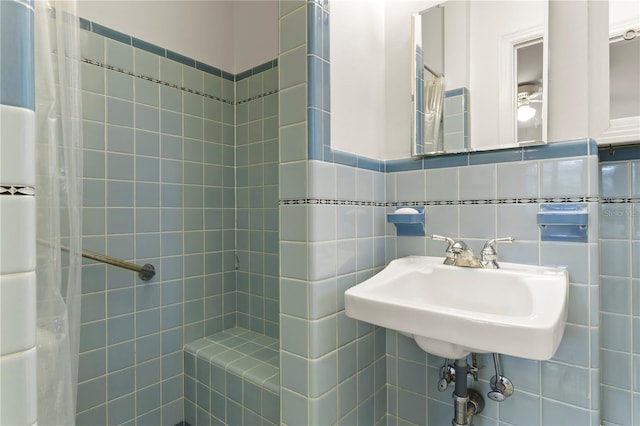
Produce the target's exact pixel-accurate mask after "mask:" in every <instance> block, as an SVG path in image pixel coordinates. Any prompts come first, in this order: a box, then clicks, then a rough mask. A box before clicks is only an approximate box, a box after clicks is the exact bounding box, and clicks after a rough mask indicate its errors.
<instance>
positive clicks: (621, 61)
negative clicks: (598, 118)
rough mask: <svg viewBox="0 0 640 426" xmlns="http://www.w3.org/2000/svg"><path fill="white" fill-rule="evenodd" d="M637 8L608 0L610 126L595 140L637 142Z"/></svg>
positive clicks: (639, 110)
mask: <svg viewBox="0 0 640 426" xmlns="http://www.w3.org/2000/svg"><path fill="white" fill-rule="evenodd" d="M638 75H640V9H639V8H638V5H637V3H636V2H630V1H620V0H610V1H609V129H608V130H607V131H605V132H604V134H603V135H602V136H601V137H600V138H598V143H602V144H613V143H628V142H637V141H640V80H639V79H638Z"/></svg>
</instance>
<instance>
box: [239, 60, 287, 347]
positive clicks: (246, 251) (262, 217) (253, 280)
mask: <svg viewBox="0 0 640 426" xmlns="http://www.w3.org/2000/svg"><path fill="white" fill-rule="evenodd" d="M277 89H278V71H277V68H271V69H269V70H267V71H264V72H260V73H257V74H256V75H253V76H247V77H246V78H244V79H241V80H240V81H238V82H237V83H236V99H237V100H238V101H237V104H236V197H237V199H236V207H237V210H236V220H237V223H236V228H237V231H236V232H237V255H238V272H237V311H238V312H237V322H238V326H240V327H244V328H247V329H250V330H253V331H256V332H258V333H263V334H266V335H267V336H270V337H275V338H277V337H278V335H279V334H278V333H279V327H278V323H279V318H278V316H279V309H280V305H279V300H280V299H279V278H278V277H279V275H280V268H279V266H280V265H279V264H280V261H279V258H278V250H279V247H278V238H279V235H278V229H279V222H278V152H279V147H278V93H277V92H278V91H277Z"/></svg>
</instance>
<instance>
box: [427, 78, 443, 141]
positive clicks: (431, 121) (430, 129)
mask: <svg viewBox="0 0 640 426" xmlns="http://www.w3.org/2000/svg"><path fill="white" fill-rule="evenodd" d="M424 86H425V87H424V145H425V151H430V152H440V151H443V150H444V141H443V140H442V138H441V137H440V122H441V121H442V108H443V103H444V77H442V76H440V77H434V78H433V79H429V80H426V79H425V85H424ZM426 147H429V148H428V149H427V148H426Z"/></svg>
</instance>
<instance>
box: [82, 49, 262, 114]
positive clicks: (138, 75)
mask: <svg viewBox="0 0 640 426" xmlns="http://www.w3.org/2000/svg"><path fill="white" fill-rule="evenodd" d="M82 62H84V63H85V64H90V65H95V66H97V67H100V68H105V69H108V70H111V71H116V72H119V73H121V74H126V75H129V76H131V77H136V78H139V79H142V80H147V81H151V82H153V83H157V84H162V85H163V86H168V87H173V88H174V89H178V90H182V91H183V92H189V93H193V94H194V95H199V96H203V97H205V98H209V99H214V100H216V101H220V102H224V103H225V104H229V105H235V103H234V102H233V101H230V100H227V99H223V98H220V97H218V96H213V95H209V94H207V93H203V92H200V91H198V90H193V89H189V88H187V87H184V86H178V85H177V84H174V83H169V82H167V81H163V80H160V79H157V78H153V77H149V76H147V75H144V74H137V73H134V72H131V71H127V70H125V69H122V68H118V67H114V66H113V65H109V64H103V63H102V62H99V61H96V60H93V59H87V58H82ZM262 96H266V95H259V96H256V98H258V97H262Z"/></svg>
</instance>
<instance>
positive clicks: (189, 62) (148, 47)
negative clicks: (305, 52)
mask: <svg viewBox="0 0 640 426" xmlns="http://www.w3.org/2000/svg"><path fill="white" fill-rule="evenodd" d="M79 20H80V28H81V29H83V30H86V31H89V32H93V33H95V34H98V35H101V36H103V37H106V38H109V39H111V40H114V41H118V42H120V43H124V44H126V45H128V46H132V47H135V48H138V49H141V50H144V51H146V52H149V53H153V54H154V55H158V56H160V57H163V58H167V59H171V60H173V61H176V62H179V63H181V64H182V65H186V66H189V67H192V68H195V69H197V70H200V71H203V72H206V73H208V74H211V75H215V76H217V77H222V78H224V79H225V80H229V81H233V82H237V81H240V80H243V79H245V78H248V77H251V76H252V75H256V74H259V73H261V72H264V71H268V70H270V69H272V68H275V67H277V66H278V59H277V58H276V59H273V60H271V61H268V62H265V63H264V64H260V65H257V66H255V67H253V68H250V69H248V70H246V71H243V72H241V73H238V74H232V73H229V72H226V71H223V70H221V69H220V68H216V67H214V66H211V65H207V64H205V63H203V62H200V61H197V60H195V59H192V58H189V57H187V56H184V55H181V54H179V53H177V52H174V51H172V50H169V49H165V48H163V47H160V46H157V45H155V44H152V43H149V42H146V41H144V40H140V39H138V38H135V37H133V36H130V35H128V34H124V33H121V32H119V31H116V30H113V29H111V28H108V27H105V26H103V25H100V24H98V23H95V22H92V21H89V20H87V19H84V18H79ZM161 83H162V82H161ZM162 84H165V83H162ZM191 93H196V92H191Z"/></svg>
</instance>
